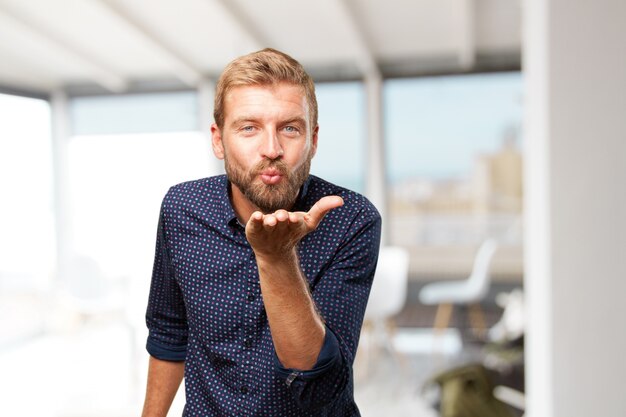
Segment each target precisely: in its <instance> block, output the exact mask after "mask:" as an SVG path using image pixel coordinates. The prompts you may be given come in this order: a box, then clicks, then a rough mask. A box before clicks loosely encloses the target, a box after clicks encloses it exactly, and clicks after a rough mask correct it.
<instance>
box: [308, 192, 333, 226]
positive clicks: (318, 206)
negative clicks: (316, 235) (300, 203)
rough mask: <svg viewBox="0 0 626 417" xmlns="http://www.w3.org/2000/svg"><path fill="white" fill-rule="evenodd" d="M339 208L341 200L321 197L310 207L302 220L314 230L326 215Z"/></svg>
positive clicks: (330, 196)
mask: <svg viewBox="0 0 626 417" xmlns="http://www.w3.org/2000/svg"><path fill="white" fill-rule="evenodd" d="M341 206H343V199H342V198H341V197H339V196H336V195H329V196H326V197H322V198H321V199H320V200H319V201H318V202H317V203H315V204H313V207H311V209H310V210H309V212H308V213H307V214H306V216H305V217H304V219H305V221H306V223H307V225H308V226H309V227H311V228H313V229H315V228H316V227H317V226H318V225H319V224H320V222H321V221H322V219H323V218H324V216H326V213H328V212H329V211H331V210H332V209H334V208H337V207H341Z"/></svg>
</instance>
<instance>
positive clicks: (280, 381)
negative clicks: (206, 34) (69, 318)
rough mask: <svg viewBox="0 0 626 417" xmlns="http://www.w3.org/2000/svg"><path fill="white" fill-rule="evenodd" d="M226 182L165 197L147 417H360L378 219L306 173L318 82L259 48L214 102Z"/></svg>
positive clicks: (230, 70)
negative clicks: (175, 403)
mask: <svg viewBox="0 0 626 417" xmlns="http://www.w3.org/2000/svg"><path fill="white" fill-rule="evenodd" d="M214 116H215V124H213V125H212V126H211V133H212V142H213V152H214V153H215V155H216V156H217V157H218V158H220V159H224V163H225V168H226V175H225V176H217V177H212V178H205V179H201V180H197V181H191V182H187V183H183V184H179V185H177V186H174V187H172V188H171V189H170V190H169V192H168V193H167V195H166V196H165V199H164V200H163V205H162V208H161V216H160V220H159V228H158V234H157V244H156V255H155V263H154V270H153V276H152V284H151V289H150V297H149V302H148V309H147V314H146V321H147V325H148V328H149V331H150V334H149V337H148V342H147V349H148V352H149V353H150V355H151V357H150V365H149V371H148V387H147V393H146V400H145V404H144V412H143V415H144V417H153V416H165V415H166V414H167V410H168V409H169V407H170V405H171V403H172V400H173V398H174V395H175V393H176V391H177V389H178V386H179V385H180V382H181V380H182V378H183V373H184V377H185V393H186V405H185V411H184V415H185V416H202V417H206V416H280V417H285V416H358V415H359V411H358V408H357V406H356V404H355V403H354V399H353V381H352V363H353V360H354V355H355V352H356V348H357V344H358V339H359V332H360V327H361V324H362V320H363V314H364V311H365V306H366V304H367V297H368V295H369V290H370V287H371V284H372V278H373V274H374V270H375V266H376V260H377V257H378V245H379V240H380V216H379V215H378V212H377V211H376V209H375V208H374V207H373V206H372V205H371V204H370V203H369V202H368V201H367V200H366V199H365V198H364V197H362V196H360V195H358V194H356V193H354V192H351V191H348V190H346V189H343V188H340V187H337V186H335V185H332V184H330V183H328V182H326V181H323V180H321V179H320V178H317V177H315V176H312V175H311V176H310V175H309V167H310V164H311V159H312V158H313V156H314V155H315V151H316V149H317V136H318V125H317V102H316V98H315V90H314V85H313V81H312V80H311V78H310V77H309V75H308V74H307V73H306V72H305V71H304V69H303V68H302V66H301V65H300V64H299V63H298V62H297V61H295V60H294V59H293V58H291V57H289V56H287V55H285V54H283V53H281V52H278V51H275V50H272V49H265V50H262V51H259V52H256V53H252V54H250V55H246V56H243V57H240V58H238V59H236V60H235V61H233V62H231V63H230V64H229V65H228V66H227V67H226V69H225V70H224V73H223V74H222V76H221V77H220V80H219V81H218V84H217V90H216V96H215V113H214Z"/></svg>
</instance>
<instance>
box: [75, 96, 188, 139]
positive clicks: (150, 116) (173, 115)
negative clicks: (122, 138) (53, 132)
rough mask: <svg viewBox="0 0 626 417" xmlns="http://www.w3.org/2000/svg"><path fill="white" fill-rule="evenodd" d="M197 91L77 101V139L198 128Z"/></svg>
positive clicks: (84, 98) (82, 98)
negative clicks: (82, 136)
mask: <svg viewBox="0 0 626 417" xmlns="http://www.w3.org/2000/svg"><path fill="white" fill-rule="evenodd" d="M197 106H198V103H197V95H196V92H195V91H182V92H169V93H150V94H124V95H112V96H93V97H77V98H74V99H72V101H71V105H70V112H71V117H72V124H73V129H74V131H73V133H74V134H75V135H104V134H116V133H149V132H178V131H189V130H195V129H197V127H198V120H197V118H198V115H197V111H198V110H197Z"/></svg>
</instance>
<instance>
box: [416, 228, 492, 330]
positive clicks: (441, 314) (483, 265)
mask: <svg viewBox="0 0 626 417" xmlns="http://www.w3.org/2000/svg"><path fill="white" fill-rule="evenodd" d="M497 247H498V244H497V242H496V240H495V239H487V240H485V241H484V242H483V243H482V244H481V245H480V248H479V249H478V252H477V254H476V257H475V259H474V266H473V268H472V273H471V275H470V276H469V277H468V278H467V279H466V280H463V281H451V282H434V283H431V284H427V285H425V286H424V287H423V288H422V290H421V291H420V293H419V300H420V302H422V304H426V305H435V304H438V308H437V314H436V316H435V323H434V327H435V329H436V330H438V331H442V330H444V329H445V328H447V327H448V324H449V322H450V318H451V317H452V310H453V306H454V305H455V304H457V305H468V306H469V308H470V310H469V312H470V324H471V326H472V328H473V329H475V330H479V331H480V332H485V331H486V325H485V319H484V315H483V312H482V310H481V308H480V302H481V301H482V300H483V299H484V298H485V296H486V295H487V292H488V291H489V287H490V285H491V275H490V273H489V269H490V265H491V261H492V259H493V255H494V254H495V252H496V249H497Z"/></svg>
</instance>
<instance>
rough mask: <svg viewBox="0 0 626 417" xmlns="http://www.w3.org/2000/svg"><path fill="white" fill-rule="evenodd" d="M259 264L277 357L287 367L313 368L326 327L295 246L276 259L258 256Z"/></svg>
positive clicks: (262, 288) (262, 289)
mask: <svg viewBox="0 0 626 417" xmlns="http://www.w3.org/2000/svg"><path fill="white" fill-rule="evenodd" d="M257 264H258V267H259V277H260V284H261V292H262V294H263V302H264V303H265V311H266V313H267V318H268V322H269V326H270V331H271V334H272V340H273V342H274V348H275V349H276V355H277V356H278V359H279V360H280V362H281V363H282V364H283V366H285V367H286V368H295V369H301V370H307V369H311V368H312V367H313V365H315V362H316V360H317V357H318V355H319V353H320V350H321V348H322V345H323V343H324V335H325V327H324V323H323V321H322V319H321V317H320V316H319V314H318V313H317V310H316V308H315V304H314V302H313V299H312V298H311V295H310V292H309V288H308V283H307V282H306V279H305V277H304V276H303V275H302V271H301V270H300V266H299V263H298V258H297V254H296V251H295V249H293V250H291V251H289V252H288V253H287V254H283V255H282V256H281V257H279V258H277V259H275V258H269V257H268V258H264V257H262V256H261V257H259V256H257Z"/></svg>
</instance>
